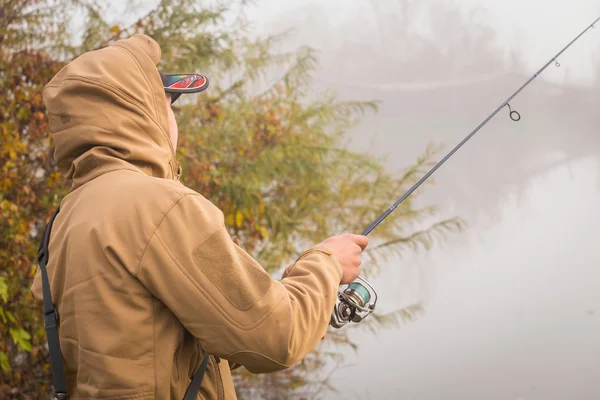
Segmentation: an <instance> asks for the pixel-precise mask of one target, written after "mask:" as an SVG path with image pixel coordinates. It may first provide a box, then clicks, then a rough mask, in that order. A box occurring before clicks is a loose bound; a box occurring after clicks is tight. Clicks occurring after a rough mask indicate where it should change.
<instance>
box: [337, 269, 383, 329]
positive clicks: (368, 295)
mask: <svg viewBox="0 0 600 400" xmlns="http://www.w3.org/2000/svg"><path fill="white" fill-rule="evenodd" d="M376 304H377V293H376V292H375V289H373V287H372V286H371V285H370V284H369V283H368V282H367V281H365V280H364V279H362V278H361V277H360V276H359V277H358V278H356V280H355V281H354V282H352V283H351V284H349V285H346V286H345V287H344V286H341V287H340V290H339V293H338V297H337V299H336V302H335V307H334V309H333V312H332V313H331V320H330V322H329V325H331V326H332V327H334V328H336V329H339V328H341V327H343V326H344V325H346V324H347V323H348V322H350V321H352V322H355V323H358V322H360V321H362V320H363V319H365V318H366V317H368V316H369V314H371V313H372V312H373V310H375V305H376Z"/></svg>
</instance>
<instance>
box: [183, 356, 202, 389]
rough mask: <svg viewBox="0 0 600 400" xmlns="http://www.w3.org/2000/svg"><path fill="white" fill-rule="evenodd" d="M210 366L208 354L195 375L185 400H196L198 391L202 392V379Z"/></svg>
mask: <svg viewBox="0 0 600 400" xmlns="http://www.w3.org/2000/svg"><path fill="white" fill-rule="evenodd" d="M207 364H208V353H205V354H204V358H203V359H202V364H200V368H198V371H196V373H195V374H194V379H192V383H190V387H188V390H187V391H186V392H185V397H184V398H183V400H196V396H197V395H198V391H199V390H200V384H201V383H202V378H203V377H204V372H206V365H207Z"/></svg>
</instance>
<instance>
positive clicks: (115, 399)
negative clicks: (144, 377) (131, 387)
mask: <svg viewBox="0 0 600 400" xmlns="http://www.w3.org/2000/svg"><path fill="white" fill-rule="evenodd" d="M153 393H154V390H148V391H146V392H142V393H134V394H124V395H122V396H116V397H115V396H108V397H94V398H95V399H106V400H121V399H141V398H144V397H145V396H146V395H149V394H153ZM155 397H156V396H155ZM69 398H71V399H81V400H83V399H89V398H90V397H87V396H86V397H80V396H71V395H69Z"/></svg>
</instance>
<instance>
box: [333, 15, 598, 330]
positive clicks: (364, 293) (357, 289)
mask: <svg viewBox="0 0 600 400" xmlns="http://www.w3.org/2000/svg"><path fill="white" fill-rule="evenodd" d="M599 20H600V17H598V18H596V20H595V21H594V22H592V23H591V24H590V25H589V26H588V27H587V28H586V29H584V30H583V31H582V32H581V33H580V34H579V35H577V37H575V39H573V40H572V41H571V42H570V43H569V44H567V45H566V46H565V47H564V48H563V49H562V50H561V51H559V52H558V53H557V54H556V55H555V56H554V57H552V58H551V59H550V60H549V61H548V62H547V63H546V64H545V65H544V66H543V67H542V68H540V70H539V71H537V72H536V73H535V74H533V76H532V77H531V78H529V79H528V80H527V82H525V83H524V84H523V85H522V86H521V87H520V88H519V89H517V90H516V91H515V92H514V93H513V94H512V95H511V96H510V97H509V98H508V99H506V100H505V101H504V102H503V103H502V104H501V105H500V106H499V107H498V108H496V110H494V112H493V113H491V114H490V115H489V116H488V117H487V118H486V119H484V120H483V122H481V123H480V124H479V125H478V126H477V127H476V128H475V129H474V130H473V131H472V132H471V133H469V135H467V137H465V138H464V139H463V140H462V141H461V142H460V143H459V144H458V145H456V147H454V148H453V149H452V150H451V151H450V152H449V153H448V154H447V155H446V156H445V157H444V158H442V159H441V160H440V161H439V162H438V163H437V164H436V165H435V166H433V168H431V169H430V170H429V172H427V173H426V174H425V175H424V176H423V177H422V178H421V179H419V181H418V182H417V183H415V184H414V185H413V186H412V187H411V188H410V189H408V191H407V192H406V193H404V194H403V195H402V197H400V198H399V199H398V200H396V201H395V202H394V204H392V205H391V206H390V207H389V208H388V209H387V210H385V211H384V212H383V213H381V215H379V216H378V217H377V218H376V219H375V220H374V221H373V222H371V224H370V225H369V226H368V227H367V228H366V229H365V230H364V231H363V232H362V233H361V235H364V236H367V235H368V234H369V233H371V232H372V231H373V229H375V228H376V227H377V226H378V225H379V224H380V223H381V222H382V221H383V220H384V219H386V218H387V216H388V215H390V214H391V213H392V211H394V210H395V209H396V208H397V207H398V206H399V205H400V204H401V203H402V202H403V201H404V200H406V198H407V197H408V196H410V195H411V194H412V193H413V192H414V191H415V190H416V189H417V188H418V187H419V186H421V184H423V182H425V181H426V180H427V179H428V178H429V177H430V176H431V175H432V174H433V173H434V172H435V171H436V170H437V169H438V168H439V167H441V166H442V164H444V163H445V162H446V161H447V160H448V159H449V158H450V157H452V155H453V154H454V153H456V151H457V150H458V149H460V148H461V147H462V146H463V145H464V144H465V143H467V141H469V139H471V138H472V137H473V136H474V135H475V134H476V133H477V132H478V131H479V130H480V129H481V128H483V126H484V125H486V124H487V123H488V122H489V121H490V120H491V119H492V118H493V117H494V116H495V115H496V114H498V113H499V112H500V110H502V109H503V108H504V107H508V110H509V114H508V115H509V117H510V119H511V120H513V121H515V122H517V121H519V120H520V119H521V115H520V114H519V113H518V112H517V111H516V110H513V109H512V108H511V106H510V101H511V100H512V99H514V98H515V97H516V96H517V95H518V94H519V93H521V91H522V90H523V89H524V88H525V87H526V86H527V85H529V84H530V83H531V82H532V81H533V80H534V79H535V78H537V77H538V76H540V74H541V73H542V72H543V71H544V70H545V69H546V68H548V66H549V65H550V64H552V63H553V62H554V65H555V66H556V67H560V63H559V62H558V61H557V58H558V57H559V56H560V55H561V54H562V53H564V52H565V50H567V49H568V48H569V47H571V45H572V44H573V43H575V42H576V41H577V40H578V39H579V38H580V37H581V36H583V35H584V34H585V33H586V32H587V31H588V30H589V29H590V28H595V26H594V25H595V24H596V22H598V21H599ZM376 304H377V293H376V292H375V290H374V289H373V287H372V286H371V285H370V284H369V283H368V282H367V281H366V280H364V279H363V278H361V277H360V276H359V277H358V278H356V280H355V281H354V282H352V283H351V284H349V285H343V286H340V289H339V293H338V297H337V299H336V304H335V307H334V310H333V313H332V314H331V320H330V323H329V324H330V325H331V326H333V327H334V328H336V329H339V328H341V327H343V326H344V325H346V324H347V323H348V322H350V321H352V322H356V323H358V322H360V321H362V320H363V319H365V318H366V317H367V316H368V315H369V314H371V313H372V312H373V311H374V310H375V305H376Z"/></svg>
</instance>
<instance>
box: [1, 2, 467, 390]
mask: <svg viewBox="0 0 600 400" xmlns="http://www.w3.org/2000/svg"><path fill="white" fill-rule="evenodd" d="M244 3H245V2H244V1H240V3H239V4H237V5H239V6H240V7H241V8H242V9H243V5H244ZM50 4H52V7H49V5H50ZM213 4H214V5H213V6H211V7H209V6H207V5H205V4H203V3H201V2H198V1H193V0H163V1H161V2H160V3H159V4H158V5H157V7H155V8H154V9H152V10H151V11H150V12H149V13H148V14H146V15H143V16H139V19H138V20H136V21H135V22H134V23H133V24H132V25H130V26H121V25H119V24H118V23H117V22H116V21H109V20H107V19H105V18H104V13H103V12H102V9H101V8H100V7H99V6H97V5H96V4H95V3H94V2H91V1H90V2H85V1H66V0H63V1H60V0H57V1H56V2H52V3H50V2H48V1H46V2H43V1H34V0H31V1H24V0H10V1H9V5H8V6H7V8H6V10H9V11H8V13H7V12H5V11H4V9H3V11H0V21H3V22H5V23H4V24H2V25H1V26H3V28H2V30H0V52H1V53H2V55H3V57H2V60H1V61H0V85H1V87H2V91H3V93H6V95H5V96H2V97H1V98H0V139H1V140H0V299H1V301H2V303H1V304H0V319H2V324H0V339H2V340H0V367H1V368H2V370H3V372H4V373H3V374H2V378H1V380H0V396H1V397H3V398H9V397H10V396H11V395H10V393H11V390H13V389H14V388H17V389H18V391H19V394H20V395H21V396H34V397H35V396H38V395H39V394H40V393H47V392H48V387H49V385H50V384H51V377H50V370H49V365H48V358H47V357H48V354H47V351H46V349H45V343H46V337H45V332H44V327H43V321H42V319H41V316H42V313H41V307H40V306H39V305H38V304H36V303H34V301H33V298H32V296H31V294H30V293H29V288H30V285H31V280H32V278H33V276H34V273H35V270H36V265H35V262H36V253H37V245H38V243H39V240H40V236H41V233H42V230H43V228H44V226H45V223H46V221H47V220H48V218H49V216H50V214H51V213H52V211H53V210H54V208H55V207H56V205H57V204H58V202H59V201H60V199H61V198H62V197H63V196H64V195H65V194H66V190H67V189H66V185H65V184H64V182H63V180H62V179H61V177H60V175H59V174H58V172H56V167H55V165H54V162H53V159H52V147H51V145H52V143H51V141H50V139H49V132H48V123H47V119H46V116H45V112H44V111H45V110H44V106H43V103H42V99H41V90H42V88H43V85H44V84H45V83H47V82H48V81H49V80H50V79H51V77H52V76H53V75H54V74H55V73H56V72H57V71H58V70H59V69H60V67H61V66H62V65H64V64H63V61H64V62H68V60H69V59H72V58H73V57H76V56H78V55H79V54H81V53H82V52H84V51H87V50H92V49H96V48H100V47H102V46H106V45H108V44H110V43H112V42H114V41H115V40H118V39H120V38H124V37H128V36H130V35H131V34H133V33H145V34H148V35H150V36H152V37H154V38H155V39H156V40H158V42H159V43H160V45H161V47H162V51H163V59H162V61H161V64H160V66H159V67H160V68H161V69H162V70H164V71H177V72H180V71H198V70H201V71H203V72H204V73H206V74H207V75H208V76H209V77H210V79H211V87H210V89H209V91H208V92H207V93H205V94H203V95H200V96H190V97H185V96H184V98H181V99H180V100H179V101H178V103H177V104H178V105H177V107H176V116H177V119H178V122H179V131H180V139H179V140H180V143H179V150H178V154H179V157H180V159H181V161H182V164H183V167H184V175H183V178H182V180H183V181H184V183H185V184H186V185H188V186H190V187H192V188H193V189H195V190H197V191H198V192H200V193H202V194H203V195H204V196H206V197H207V198H208V199H209V200H211V201H212V202H213V203H215V204H216V205H217V206H218V207H219V208H220V209H221V210H223V212H224V214H225V217H226V222H227V225H228V227H229V229H230V231H231V234H232V235H235V236H237V237H238V238H239V239H240V244H241V245H242V246H243V247H244V248H245V249H246V250H247V251H248V252H249V253H251V254H252V255H254V256H255V257H256V258H257V259H258V260H259V261H260V262H261V264H262V265H263V266H264V267H265V268H266V269H267V270H268V271H269V272H270V273H272V274H273V275H274V276H276V275H277V274H278V273H279V271H281V269H282V268H284V267H285V266H287V265H288V264H289V263H290V262H292V261H293V259H294V258H295V257H296V256H297V254H298V253H299V252H300V251H302V250H303V249H305V248H307V247H309V246H312V245H314V244H315V243H317V242H319V241H321V240H323V239H324V238H326V237H327V236H330V235H333V234H339V233H343V232H360V231H361V230H362V229H363V228H364V227H365V226H366V225H368V224H369V223H370V222H371V221H372V220H373V219H375V218H376V217H377V216H378V215H379V213H381V212H382V211H383V210H385V209H386V208H387V207H388V206H389V203H390V201H391V200H392V199H395V198H396V197H397V196H398V194H399V193H402V192H404V191H405V190H406V189H408V188H409V187H410V186H411V185H412V184H414V182H416V180H417V179H418V178H420V177H421V176H422V175H423V174H424V173H425V171H426V169H428V168H429V167H430V166H431V164H432V159H433V157H434V156H435V155H436V154H437V153H436V151H435V149H433V148H428V149H427V150H426V152H425V154H424V155H423V156H422V157H420V158H419V159H418V160H417V161H416V163H415V165H412V166H409V167H408V168H407V169H406V171H404V173H402V174H400V175H398V174H392V173H390V172H389V171H386V170H385V168H384V167H383V162H382V161H383V160H381V159H376V158H373V157H372V156H370V155H367V154H363V153H357V152H354V151H351V150H349V148H348V144H347V140H348V138H347V137H346V136H347V134H346V132H347V131H348V129H349V128H351V127H352V126H354V124H356V123H357V122H359V121H360V118H361V117H362V116H363V115H365V114H366V113H371V112H377V106H378V102H376V101H363V102H359V101H357V102H341V101H339V100H337V98H336V96H335V95H334V94H332V93H313V92H312V89H311V85H310V78H311V75H312V72H313V71H314V69H315V68H316V66H317V63H318V59H317V55H316V52H315V51H314V50H313V49H310V48H302V49H299V50H298V51H296V52H292V53H276V52H275V51H274V50H273V48H274V46H275V45H276V44H277V43H278V41H281V40H283V38H284V37H283V36H269V37H265V38H260V39H257V40H250V39H248V37H249V35H248V34H247V30H246V28H245V25H244V21H243V20H241V19H239V18H237V19H236V18H231V16H232V13H233V12H234V11H235V6H236V4H233V5H231V4H230V5H229V6H228V7H226V6H224V5H223V4H221V3H216V4H215V3H214V2H213ZM75 12H83V14H84V20H85V21H86V29H85V32H84V34H83V35H82V41H81V43H77V44H75V43H73V42H72V41H71V40H70V39H69V37H68V36H67V35H66V32H67V31H68V29H67V21H68V20H69V18H70V17H72V16H73V15H74V13H75ZM226 17H228V18H226ZM232 19H233V20H234V23H232V24H231V25H230V26H228V25H226V22H225V21H227V20H232ZM42 25H43V28H42V27H41V26H42ZM60 60H62V61H60ZM430 183H431V182H429V183H428V184H430ZM417 197H418V193H415V194H414V195H413V196H411V198H409V199H407V200H406V201H405V202H404V203H403V206H402V207H400V208H399V209H398V210H396V211H395V212H394V213H393V214H392V215H390V216H389V217H388V219H386V221H385V222H384V223H382V224H381V225H380V226H379V227H378V228H377V230H376V231H374V232H373V233H372V234H371V243H372V244H371V246H370V248H369V250H368V252H367V254H368V259H367V262H365V264H364V266H365V273H364V274H363V275H365V276H367V277H369V276H371V275H375V274H376V273H377V272H379V267H380V265H381V262H382V261H385V259H386V257H388V256H390V255H396V254H400V255H401V254H403V253H404V252H405V251H419V250H421V249H424V250H427V249H429V248H431V246H432V245H433V244H435V243H439V241H440V239H443V238H444V237H445V235H447V234H448V233H452V232H456V231H460V230H461V229H462V228H463V224H462V222H461V221H460V220H454V219H452V220H448V221H436V220H435V218H434V217H435V211H436V210H435V208H434V207H427V208H417V207H416V206H415V202H416V199H417ZM432 217H433V220H434V222H428V221H430V220H431V219H432ZM424 224H425V225H424ZM428 224H429V225H428ZM419 311H421V309H420V306H419V305H415V306H414V307H409V308H407V309H404V310H399V311H397V312H394V313H391V314H389V315H378V314H375V315H373V316H371V317H370V318H369V319H367V320H365V321H364V322H362V323H361V324H359V325H355V326H352V327H351V328H350V329H345V330H338V331H335V330H333V331H331V332H329V333H328V336H327V340H326V341H324V342H323V343H322V344H321V345H319V346H318V348H317V349H315V350H314V351H313V352H312V353H311V354H309V355H308V356H307V357H306V359H305V360H304V361H303V362H302V363H300V365H298V366H296V367H294V368H292V369H289V370H286V371H283V372H280V373H277V374H269V375H258V376H253V375H251V374H249V373H248V372H247V371H245V370H244V369H243V368H240V369H238V370H236V371H235V381H236V390H237V391H238V394H239V397H240V398H252V396H256V395H258V396H260V397H262V398H302V397H307V396H310V397H311V398H315V397H318V396H319V395H320V394H322V393H323V392H324V391H327V390H333V389H334V388H332V387H331V386H330V385H329V383H328V381H327V377H325V378H324V377H323V368H324V366H325V364H326V362H327V361H328V360H334V361H335V360H338V361H340V360H342V357H341V353H340V351H339V349H342V350H343V349H345V348H353V349H357V348H358V346H357V345H356V344H355V343H353V342H352V341H351V339H350V336H349V332H351V331H352V329H367V330H370V331H372V332H376V331H378V330H380V329H384V328H385V327H389V326H395V325H397V324H398V323H399V321H400V320H409V319H411V318H413V317H414V315H416V313H418V312H419Z"/></svg>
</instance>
